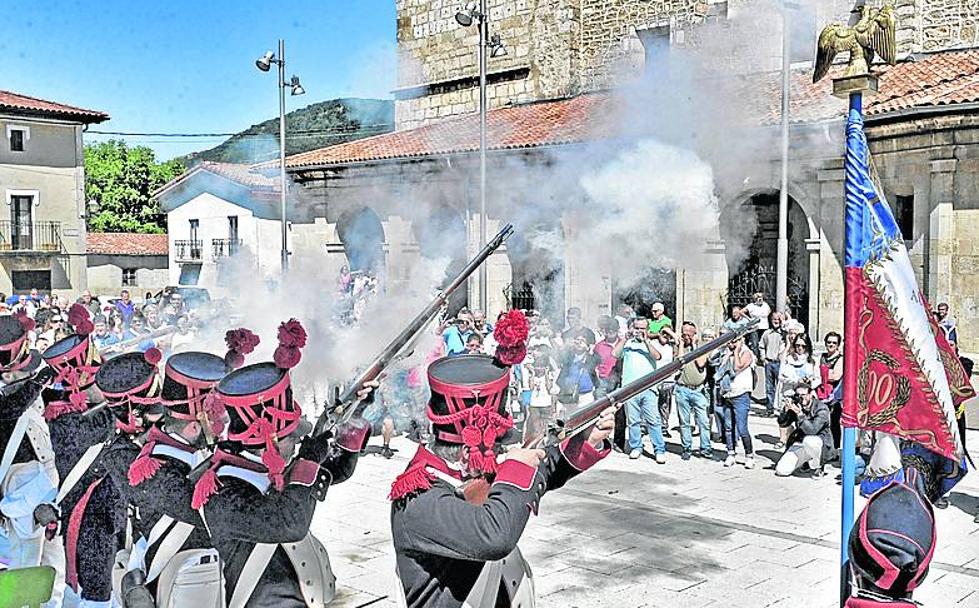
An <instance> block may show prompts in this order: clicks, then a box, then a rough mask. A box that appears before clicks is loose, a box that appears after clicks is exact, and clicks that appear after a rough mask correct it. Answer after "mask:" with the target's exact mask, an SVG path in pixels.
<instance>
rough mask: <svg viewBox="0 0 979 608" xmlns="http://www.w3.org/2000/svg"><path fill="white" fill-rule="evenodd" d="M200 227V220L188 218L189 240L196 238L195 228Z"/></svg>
mask: <svg viewBox="0 0 979 608" xmlns="http://www.w3.org/2000/svg"><path fill="white" fill-rule="evenodd" d="M200 227H201V221H200V220H190V240H191V241H196V240H197V229H198V228H200Z"/></svg>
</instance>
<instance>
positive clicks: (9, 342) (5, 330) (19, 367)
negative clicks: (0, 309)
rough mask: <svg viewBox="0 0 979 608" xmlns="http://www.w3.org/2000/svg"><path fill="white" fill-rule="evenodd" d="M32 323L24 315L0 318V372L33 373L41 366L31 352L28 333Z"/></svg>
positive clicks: (39, 360)
mask: <svg viewBox="0 0 979 608" xmlns="http://www.w3.org/2000/svg"><path fill="white" fill-rule="evenodd" d="M32 329H34V321H33V320H32V319H31V318H30V317H28V316H27V315H25V314H16V315H7V316H4V317H0V371H3V372H12V371H23V372H28V373H30V372H33V371H34V370H36V369H37V366H38V365H40V364H41V358H40V356H39V355H38V353H37V351H34V350H31V347H30V341H29V340H28V335H27V334H28V332H29V331H30V330H32Z"/></svg>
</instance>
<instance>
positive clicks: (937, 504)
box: [935, 496, 948, 509]
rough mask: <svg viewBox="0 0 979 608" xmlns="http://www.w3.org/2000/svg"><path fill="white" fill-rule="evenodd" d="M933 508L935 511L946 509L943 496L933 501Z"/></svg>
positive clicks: (946, 505) (946, 502)
mask: <svg viewBox="0 0 979 608" xmlns="http://www.w3.org/2000/svg"><path fill="white" fill-rule="evenodd" d="M935 508H936V509H947V508H948V499H947V498H945V497H944V496H942V497H941V498H939V499H938V500H936V501H935Z"/></svg>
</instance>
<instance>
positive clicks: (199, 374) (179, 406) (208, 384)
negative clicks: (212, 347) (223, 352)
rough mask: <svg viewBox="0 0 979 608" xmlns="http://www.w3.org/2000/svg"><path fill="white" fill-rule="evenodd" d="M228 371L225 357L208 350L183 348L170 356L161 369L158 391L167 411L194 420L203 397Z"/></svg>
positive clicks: (198, 415)
mask: <svg viewBox="0 0 979 608" xmlns="http://www.w3.org/2000/svg"><path fill="white" fill-rule="evenodd" d="M229 371H230V368H229V367H228V365H227V364H226V363H225V360H224V359H222V358H221V357H218V356H217V355H212V354H211V353H202V352H186V353H178V354H176V355H173V356H171V357H170V358H169V359H167V364H166V366H165V367H164V370H163V389H162V393H161V398H162V403H163V406H164V407H166V408H167V415H169V416H172V417H173V418H177V419H180V420H198V419H199V417H200V413H201V411H202V408H203V406H204V397H205V396H206V395H207V394H208V393H209V392H211V390H212V389H214V387H216V386H217V384H218V382H220V381H221V379H222V378H224V377H225V375H227V373H228V372H229Z"/></svg>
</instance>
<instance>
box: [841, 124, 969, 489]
mask: <svg viewBox="0 0 979 608" xmlns="http://www.w3.org/2000/svg"><path fill="white" fill-rule="evenodd" d="M844 168H845V171H846V243H845V246H844V249H845V252H844V263H845V272H846V307H845V311H844V314H845V316H846V336H845V341H844V348H845V351H844V354H845V362H846V364H845V366H844V389H845V395H846V397H845V400H844V404H843V424H844V425H846V426H856V427H859V428H862V429H870V430H876V431H882V432H885V433H889V434H891V435H894V436H895V437H898V438H900V439H902V440H909V441H911V442H914V443H915V444H917V446H915V450H917V449H918V448H919V447H920V448H924V449H925V450H927V451H930V452H931V453H933V454H935V455H937V456H941V457H944V458H943V460H945V459H947V462H948V463H949V464H950V465H951V466H952V467H953V468H958V469H959V471H957V473H958V474H959V476H961V475H962V474H964V467H963V466H962V465H961V463H962V462H963V456H964V450H963V446H962V439H961V438H960V437H959V432H958V427H957V425H956V421H955V412H956V406H957V404H958V403H961V402H962V401H964V400H965V399H967V398H969V397H971V396H973V395H974V391H973V390H972V387H971V386H970V384H969V378H968V377H967V376H966V373H965V370H964V369H963V367H962V364H961V363H960V361H959V359H958V356H957V355H956V354H955V352H954V350H953V349H952V347H951V346H950V345H949V343H948V341H947V340H946V339H945V336H944V333H943V332H942V331H941V330H940V329H939V327H938V324H937V321H936V320H935V317H934V315H933V314H932V313H931V311H930V309H929V308H928V304H927V302H926V301H925V298H924V296H923V294H922V293H921V290H920V289H919V288H918V285H917V281H916V279H915V276H914V269H913V266H912V264H911V261H910V259H909V258H908V251H907V248H906V247H905V245H904V238H903V236H902V235H901V232H900V230H899V229H898V226H897V223H896V222H895V220H894V215H893V213H892V212H891V209H890V207H889V206H888V204H887V201H886V200H885V198H884V194H883V192H882V191H881V190H880V189H879V188H878V187H877V185H876V184H875V183H874V180H873V178H872V177H871V172H870V151H869V149H868V146H867V138H866V135H865V134H864V131H863V117H862V116H861V114H860V112H859V111H858V110H856V109H851V110H850V114H849V117H848V120H847V138H846V159H845V165H844ZM899 466H900V465H899Z"/></svg>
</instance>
